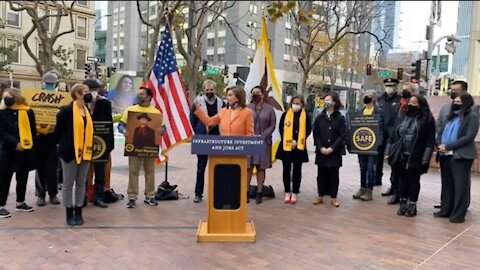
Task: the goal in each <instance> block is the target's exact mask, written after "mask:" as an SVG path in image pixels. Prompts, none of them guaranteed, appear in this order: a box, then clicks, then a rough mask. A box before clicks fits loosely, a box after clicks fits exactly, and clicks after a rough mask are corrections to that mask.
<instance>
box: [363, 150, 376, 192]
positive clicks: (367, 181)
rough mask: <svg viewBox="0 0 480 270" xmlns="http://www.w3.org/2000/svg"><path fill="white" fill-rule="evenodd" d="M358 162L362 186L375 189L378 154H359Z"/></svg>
mask: <svg viewBox="0 0 480 270" xmlns="http://www.w3.org/2000/svg"><path fill="white" fill-rule="evenodd" d="M358 163H359V164H360V186H361V187H363V188H367V189H373V186H374V184H375V166H376V164H377V156H376V155H358Z"/></svg>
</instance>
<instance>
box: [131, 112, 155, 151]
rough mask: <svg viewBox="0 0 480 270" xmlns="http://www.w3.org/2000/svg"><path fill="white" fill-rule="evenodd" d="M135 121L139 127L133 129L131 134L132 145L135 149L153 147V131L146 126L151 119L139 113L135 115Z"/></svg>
mask: <svg viewBox="0 0 480 270" xmlns="http://www.w3.org/2000/svg"><path fill="white" fill-rule="evenodd" d="M137 120H139V121H140V126H139V127H137V128H135V131H134V132H133V145H134V146H135V147H136V148H143V147H153V146H155V145H156V142H155V131H154V130H153V129H151V128H150V127H148V126H147V124H148V122H150V121H152V119H151V118H150V117H149V116H148V114H146V113H141V114H139V115H137Z"/></svg>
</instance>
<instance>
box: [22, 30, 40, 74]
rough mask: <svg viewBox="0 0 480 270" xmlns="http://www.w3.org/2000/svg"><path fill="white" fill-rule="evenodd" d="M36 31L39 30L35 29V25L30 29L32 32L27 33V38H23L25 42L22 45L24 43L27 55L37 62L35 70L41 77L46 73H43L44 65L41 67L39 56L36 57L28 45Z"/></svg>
mask: <svg viewBox="0 0 480 270" xmlns="http://www.w3.org/2000/svg"><path fill="white" fill-rule="evenodd" d="M36 29H37V28H36V27H35V25H32V28H30V30H29V31H28V32H27V34H25V36H24V37H23V42H22V43H23V47H24V48H25V50H26V51H27V54H28V55H29V56H30V57H31V58H32V59H33V61H34V62H35V69H36V70H37V72H38V73H39V74H40V75H43V73H44V71H43V68H42V65H41V63H40V61H39V60H38V58H37V56H35V54H34V53H33V52H32V49H31V48H30V46H29V45H28V39H29V38H30V36H31V35H32V34H33V32H34V31H35V30H36Z"/></svg>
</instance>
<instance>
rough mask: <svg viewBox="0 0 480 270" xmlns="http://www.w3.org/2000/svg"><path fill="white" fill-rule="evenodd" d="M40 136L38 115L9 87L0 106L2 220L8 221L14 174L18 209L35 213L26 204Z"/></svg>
mask: <svg viewBox="0 0 480 270" xmlns="http://www.w3.org/2000/svg"><path fill="white" fill-rule="evenodd" d="M36 135H37V131H36V128H35V115H34V113H33V111H32V110H31V109H30V108H29V107H28V106H27V103H26V101H25V98H24V97H22V95H21V93H20V90H18V89H17V88H7V89H5V90H4V92H3V100H2V104H1V105H0V141H2V142H3V145H2V146H1V147H0V218H8V217H10V216H11V214H10V212H9V211H8V210H7V209H5V205H6V203H7V198H8V193H9V190H10V183H11V181H12V177H13V174H15V176H16V180H17V189H16V190H17V203H16V207H15V210H17V211H23V212H31V211H33V207H31V206H29V205H28V204H26V203H25V194H26V190H27V180H28V174H29V172H30V171H32V170H33V169H34V167H35V158H34V152H33V147H34V140H35V137H36Z"/></svg>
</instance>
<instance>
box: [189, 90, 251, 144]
mask: <svg viewBox="0 0 480 270" xmlns="http://www.w3.org/2000/svg"><path fill="white" fill-rule="evenodd" d="M226 94H227V107H226V108H223V109H221V110H220V112H218V114H216V115H214V116H212V117H209V116H208V115H207V114H206V113H205V112H204V110H202V109H200V106H201V105H200V103H199V102H198V101H195V116H197V117H198V119H199V120H200V121H201V122H202V123H204V124H205V125H206V126H209V127H212V126H216V125H218V126H219V127H220V135H221V136H253V134H254V133H255V132H254V130H253V114H252V111H251V110H250V109H248V108H247V106H246V97H245V92H244V91H243V89H240V88H238V87H236V86H232V87H229V88H227V91H226Z"/></svg>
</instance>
